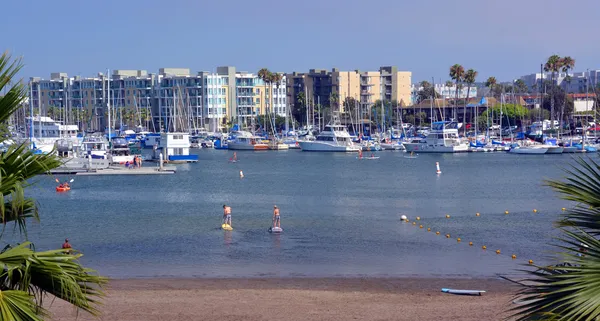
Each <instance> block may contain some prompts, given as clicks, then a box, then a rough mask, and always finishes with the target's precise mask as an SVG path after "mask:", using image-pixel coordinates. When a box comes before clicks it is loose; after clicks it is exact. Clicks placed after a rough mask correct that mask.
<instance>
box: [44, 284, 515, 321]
mask: <svg viewBox="0 0 600 321" xmlns="http://www.w3.org/2000/svg"><path fill="white" fill-rule="evenodd" d="M442 288H455V289H469V290H485V291H486V293H485V294H483V295H482V296H458V295H452V294H445V293H442V292H441V289H442ZM518 289H519V288H518V287H516V286H515V285H514V284H513V283H511V282H508V281H506V280H501V279H498V278H494V279H491V278H471V279H468V278H460V279H456V278H408V277H407V278H379V277H354V278H348V277H340V278H336V277H328V278H291V277H290V278H148V279H141V278H140V279H114V280H111V281H110V282H109V285H108V286H107V288H106V292H107V297H106V298H105V299H104V305H103V306H101V307H100V310H101V311H102V314H103V315H102V319H103V320H130V321H137V320H251V321H252V320H267V319H273V318H277V319H285V320H465V321H470V320H500V319H502V318H504V317H506V316H508V314H507V313H506V311H508V310H509V309H510V308H511V307H514V305H513V304H511V302H512V300H513V299H514V297H515V293H516V292H517V291H518ZM46 302H47V304H48V308H49V310H50V312H51V314H52V320H60V321H70V320H96V319H95V318H94V317H92V316H89V315H87V314H86V313H79V315H77V314H76V313H75V311H74V309H73V308H71V307H69V306H68V305H67V304H66V303H64V302H62V301H60V300H54V301H52V300H47V301H46Z"/></svg>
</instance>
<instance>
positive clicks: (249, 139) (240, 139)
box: [227, 130, 269, 150]
mask: <svg viewBox="0 0 600 321" xmlns="http://www.w3.org/2000/svg"><path fill="white" fill-rule="evenodd" d="M232 134H233V136H234V138H233V139H231V140H229V142H228V143H227V146H228V148H229V149H233V150H268V149H269V144H265V143H263V142H262V137H260V136H255V135H252V133H250V132H247V131H243V130H240V131H237V132H234V133H232Z"/></svg>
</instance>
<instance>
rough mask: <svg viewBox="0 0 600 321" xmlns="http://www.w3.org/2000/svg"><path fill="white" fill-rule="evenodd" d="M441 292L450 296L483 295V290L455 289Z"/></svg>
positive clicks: (445, 289)
mask: <svg viewBox="0 0 600 321" xmlns="http://www.w3.org/2000/svg"><path fill="white" fill-rule="evenodd" d="M442 292H444V293H450V294H460V295H481V294H482V293H485V291H483V290H457V289H447V288H443V289H442Z"/></svg>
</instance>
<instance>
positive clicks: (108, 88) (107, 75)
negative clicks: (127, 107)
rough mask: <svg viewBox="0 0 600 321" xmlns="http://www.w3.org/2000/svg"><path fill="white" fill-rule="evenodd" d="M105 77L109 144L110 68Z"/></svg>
mask: <svg viewBox="0 0 600 321" xmlns="http://www.w3.org/2000/svg"><path fill="white" fill-rule="evenodd" d="M106 77H107V78H108V84H107V85H106V86H107V88H106V90H107V93H108V94H107V95H108V96H107V99H106V107H108V142H109V145H110V125H111V123H110V69H108V70H107V72H106Z"/></svg>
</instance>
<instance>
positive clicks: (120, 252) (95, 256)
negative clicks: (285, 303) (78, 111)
mask: <svg viewBox="0 0 600 321" xmlns="http://www.w3.org/2000/svg"><path fill="white" fill-rule="evenodd" d="M198 154H199V155H200V162H199V163H197V164H189V165H179V166H178V169H179V171H178V173H177V174H175V175H167V176H122V177H119V176H98V177H82V176H78V177H76V178H75V182H74V183H73V184H72V187H73V189H72V190H71V191H70V192H69V193H64V194H58V193H56V192H55V191H54V187H55V185H56V184H55V183H54V182H53V178H51V177H41V178H40V179H39V182H38V184H37V185H36V186H35V187H33V188H31V189H30V190H29V194H30V195H31V196H34V197H36V198H37V200H38V201H39V202H40V205H41V216H42V222H41V223H40V224H34V225H32V226H31V228H30V235H29V236H30V239H31V240H32V241H34V242H35V244H36V246H37V248H38V249H50V248H56V247H59V246H60V244H61V243H62V241H63V239H64V238H65V237H68V238H70V239H71V243H72V244H73V246H74V247H75V248H77V249H79V250H81V251H82V252H83V253H84V254H85V257H84V259H83V261H84V263H85V264H86V265H88V266H90V267H94V268H96V269H98V270H99V271H100V272H101V273H103V274H105V275H108V276H112V277H117V278H130V277H165V276H174V277H192V276H211V277H225V276H360V275H369V276H415V275H418V276H492V275H495V274H496V273H513V270H514V269H517V268H520V267H521V266H520V264H523V263H525V262H526V261H527V260H529V259H533V260H534V261H536V262H544V261H546V260H547V259H548V258H547V256H548V255H550V254H551V252H552V251H553V248H552V247H550V245H549V244H550V243H551V242H552V237H553V236H554V235H555V234H556V232H555V231H554V230H553V228H552V221H553V220H554V219H555V218H556V216H557V215H558V214H559V213H560V208H561V207H566V206H570V205H571V204H569V203H567V202H565V201H562V200H560V199H558V198H557V197H556V194H554V192H553V191H551V190H550V189H549V188H547V187H544V186H543V185H542V181H543V179H546V178H560V177H562V176H563V172H562V171H561V168H562V167H564V166H566V165H567V164H568V163H570V162H572V159H573V157H572V156H568V155H548V156H541V157H540V156H527V155H509V154H504V153H502V154H498V153H496V154H484V153H471V154H460V155H459V154H457V155H427V154H423V155H420V156H419V157H418V158H417V159H408V158H404V156H405V154H404V153H400V152H382V153H379V156H381V158H380V159H379V160H362V161H359V160H357V159H356V155H355V154H325V153H303V152H300V151H294V150H290V151H284V152H238V157H239V160H240V161H239V162H238V163H229V162H228V161H227V159H228V158H229V157H230V155H231V152H226V151H217V150H200V151H198ZM436 161H439V162H440V164H441V169H442V172H443V174H441V175H440V176H438V175H436V174H435V162H436ZM147 166H150V165H147ZM240 169H241V170H243V171H244V174H245V178H244V179H240V177H239V170H240ZM224 203H226V204H228V205H230V206H231V207H232V211H233V226H234V231H232V232H224V231H222V230H220V229H219V226H220V222H221V213H222V206H223V204H224ZM273 204H277V205H278V206H279V207H280V209H281V213H282V227H283V228H284V233H283V234H281V235H271V234H269V233H267V228H268V227H269V225H270V223H271V215H272V208H273ZM534 208H535V209H537V210H538V213H537V214H534V213H532V210H533V209H534ZM505 210H508V211H510V214H509V215H505V214H504V211H505ZM476 212H480V213H481V217H476V216H475V213H476ZM403 214H404V215H407V216H408V217H409V218H410V219H414V218H415V217H416V216H420V217H421V221H420V222H419V223H420V224H423V225H424V227H425V228H423V229H419V228H418V226H417V227H415V226H412V225H410V224H406V223H402V222H401V221H400V216H401V215H403ZM446 214H449V215H451V218H450V219H446V218H445V215H446ZM427 227H431V228H432V232H429V233H428V232H426V228H427ZM433 231H440V232H441V235H439V236H436V235H435V234H434V233H433ZM446 233H450V234H451V236H452V237H451V239H447V238H445V237H444V234H446ZM456 237H460V238H462V240H463V241H462V242H461V243H460V244H458V243H457V241H456ZM469 241H472V242H474V244H475V245H474V246H473V247H469V246H468V242H469ZM481 245H486V246H487V247H488V250H487V251H483V250H482V249H481ZM496 249H501V250H502V255H496V254H495V253H494V251H495V250H496ZM511 254H516V255H517V256H518V259H517V260H515V261H513V260H511V259H510V255H511Z"/></svg>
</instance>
